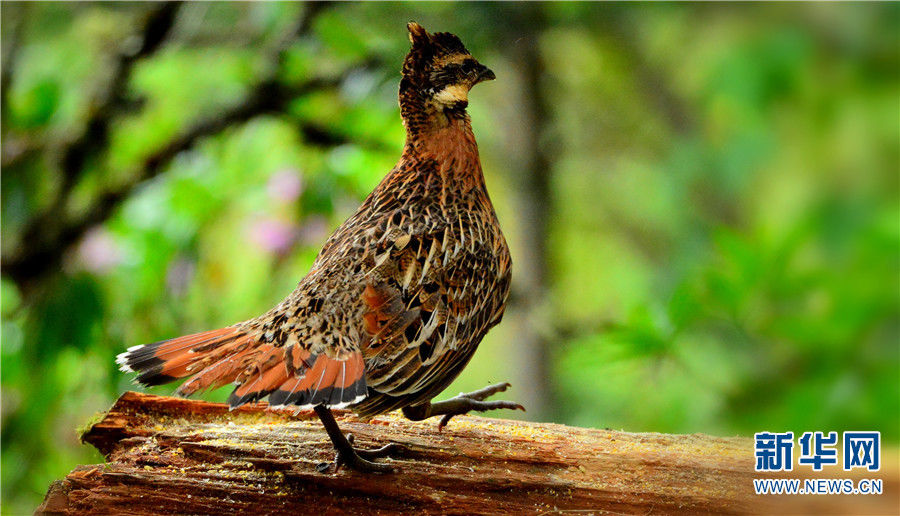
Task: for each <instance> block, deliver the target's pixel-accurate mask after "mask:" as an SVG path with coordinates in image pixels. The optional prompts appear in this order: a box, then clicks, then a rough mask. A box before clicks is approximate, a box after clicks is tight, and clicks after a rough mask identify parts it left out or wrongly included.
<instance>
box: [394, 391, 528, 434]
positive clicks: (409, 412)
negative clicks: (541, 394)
mask: <svg viewBox="0 0 900 516" xmlns="http://www.w3.org/2000/svg"><path fill="white" fill-rule="evenodd" d="M509 387H510V384H509V382H503V383H498V384H494V385H489V386H487V387H485V388H484V389H479V390H477V391H473V392H466V393H460V394H459V395H457V396H455V397H453V398H450V399H449V400H444V401H438V402H435V403H428V404H424V405H416V406H413V407H405V408H404V409H403V414H404V415H405V416H406V417H407V418H409V419H411V420H413V421H421V420H423V419H427V418H429V417H434V416H443V417H442V418H441V421H440V422H439V423H438V431H441V430H443V429H444V427H445V426H447V423H449V422H450V420H451V419H452V418H453V416H458V415H461V414H468V413H469V412H472V411H475V412H486V411H488V410H498V409H510V410H521V411H523V412H524V411H525V407H523V406H522V405H521V404H519V403H515V402H512V401H484V400H485V399H487V398H489V397H491V396H493V395H494V394H497V393H498V392H503V391H505V390H506V389H508V388H509Z"/></svg>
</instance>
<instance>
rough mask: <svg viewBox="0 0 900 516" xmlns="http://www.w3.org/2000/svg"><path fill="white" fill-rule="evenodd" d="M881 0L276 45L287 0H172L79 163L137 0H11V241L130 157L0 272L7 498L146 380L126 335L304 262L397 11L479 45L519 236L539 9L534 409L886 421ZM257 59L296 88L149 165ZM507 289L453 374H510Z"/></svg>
mask: <svg viewBox="0 0 900 516" xmlns="http://www.w3.org/2000/svg"><path fill="white" fill-rule="evenodd" d="M898 7H900V6H898V5H896V4H893V5H890V4H866V5H861V4H856V5H849V4H841V5H835V4H830V5H823V4H806V5H763V4H756V5H727V6H726V5H696V4H695V5H683V4H682V5H676V4H658V5H620V4H602V5H600V4H569V3H560V4H532V5H529V6H524V5H514V4H466V5H464V6H463V5H451V4H339V5H330V6H327V7H325V8H323V9H321V11H320V12H317V13H316V14H315V16H314V18H313V19H312V22H311V24H310V26H309V27H308V28H307V29H304V30H303V31H302V33H301V35H300V37H288V38H287V43H288V44H287V45H286V46H284V45H283V44H282V42H284V41H285V38H286V35H288V36H290V31H291V30H292V27H293V26H294V24H295V23H296V22H297V20H299V19H302V17H303V16H304V12H305V11H306V9H307V7H306V6H304V5H302V4H293V3H258V4H257V3H253V4H249V3H240V4H237V3H235V4H229V3H197V4H188V5H184V6H182V7H181V8H180V10H179V12H178V15H177V19H176V23H175V25H174V27H173V28H172V30H171V34H170V35H169V38H168V41H166V42H165V44H164V45H163V46H162V47H161V48H160V49H159V50H158V51H157V52H156V53H155V54H153V55H152V56H150V57H148V58H147V59H141V60H139V61H138V62H136V63H135V66H134V68H133V70H132V73H131V76H130V78H129V81H128V83H127V87H126V89H125V91H126V95H125V99H124V100H125V104H126V105H125V106H124V109H123V110H122V112H121V113H120V114H118V115H117V116H116V117H115V118H114V119H113V120H112V123H111V126H110V127H111V129H110V134H109V141H108V145H107V148H106V150H105V151H104V152H103V153H102V154H101V155H100V157H99V158H98V159H95V160H89V161H88V162H87V163H86V164H85V165H84V167H83V173H82V174H81V175H80V176H79V177H78V178H77V179H78V180H77V181H76V182H75V183H74V184H71V185H66V184H65V183H64V182H63V181H62V179H61V174H60V164H59V163H60V157H59V150H60V149H61V148H65V146H66V145H68V144H70V143H71V142H72V141H73V140H74V139H75V138H77V136H78V135H79V134H80V133H81V132H82V131H84V125H85V123H86V120H87V119H88V118H89V117H91V116H92V115H93V113H94V110H95V109H96V106H97V102H98V99H102V97H103V95H104V94H105V91H106V90H105V88H107V87H108V86H107V85H108V84H109V83H110V81H111V80H112V77H111V75H112V73H113V72H112V70H113V68H114V63H115V62H116V59H118V56H119V55H120V54H119V52H121V48H122V46H123V45H126V46H127V45H129V44H132V43H130V41H131V40H132V39H133V38H134V32H135V30H137V28H138V27H139V26H140V23H141V22H140V20H142V19H143V18H142V17H143V16H145V15H146V12H147V11H148V9H152V8H154V6H153V5H152V4H130V3H128V4H126V3H123V4H117V3H116V4H113V3H103V4H77V5H76V4H68V3H38V4H28V5H24V4H18V3H10V2H4V3H3V5H2V16H3V20H4V23H3V46H4V54H3V67H4V70H3V73H4V76H5V77H7V76H8V78H9V82H4V92H3V95H4V97H3V100H4V107H3V110H4V117H3V147H4V149H3V154H4V170H3V174H2V184H0V187H2V236H3V238H2V249H3V256H4V265H6V260H7V257H8V256H14V255H15V253H16V252H17V250H18V249H20V248H22V247H23V246H27V245H29V242H27V241H23V239H25V234H24V231H25V228H26V227H28V224H29V221H32V220H33V219H34V217H35V216H36V215H37V214H39V213H42V212H43V211H44V210H47V209H48V207H50V205H51V204H52V201H53V199H56V198H59V196H60V192H61V189H64V188H70V189H71V191H66V192H62V193H65V194H66V195H65V197H64V198H65V200H66V203H65V206H64V209H63V211H62V213H63V214H64V216H65V217H77V216H78V215H79V214H81V213H84V212H85V211H86V210H88V209H89V208H90V207H91V206H93V205H94V204H95V203H96V202H97V199H98V195H99V194H101V193H103V192H106V191H109V190H114V189H116V188H119V187H121V186H122V185H128V184H129V183H130V182H137V185H136V186H135V188H133V189H126V190H123V191H125V192H126V194H127V195H124V196H123V198H122V199H120V200H119V201H120V202H119V203H118V204H117V205H116V207H115V209H114V210H112V212H111V216H110V217H108V218H107V219H106V220H105V221H103V222H102V223H100V224H97V225H92V226H91V227H89V228H83V229H84V232H83V238H81V239H80V240H79V241H78V243H77V244H76V245H75V246H73V247H71V248H69V249H67V250H66V252H65V254H64V256H63V260H62V266H61V267H56V268H55V269H54V270H52V271H51V272H50V273H48V274H44V275H42V276H40V277H38V278H37V279H35V280H34V281H29V282H21V281H18V280H17V279H16V278H14V277H11V276H10V275H8V274H7V271H4V275H3V279H2V283H0V288H2V290H0V292H2V317H3V322H2V387H3V398H2V432H3V439H2V484H3V493H2V497H3V510H4V512H6V513H20V512H30V511H31V510H33V508H34V507H35V505H36V504H37V503H38V502H39V500H40V498H41V496H42V495H43V493H44V492H45V491H46V489H47V487H48V484H49V482H50V481H51V480H53V479H55V478H59V477H61V476H63V475H64V474H65V473H66V472H67V471H68V470H70V469H71V468H72V467H73V466H74V465H75V464H77V463H84V462H95V461H99V460H102V458H101V457H100V456H99V455H98V454H97V453H96V452H95V451H94V450H93V449H92V448H89V447H86V446H81V445H80V444H79V442H78V439H77V436H76V434H75V429H76V428H77V427H78V426H79V425H81V424H82V423H84V422H85V421H86V420H87V419H88V418H89V417H90V416H91V415H92V414H94V413H95V412H96V411H100V410H103V409H105V408H107V407H108V406H109V404H110V402H111V401H112V400H113V399H114V398H115V396H116V395H117V394H118V393H120V392H122V391H124V390H126V389H129V388H132V387H131V386H130V384H129V379H128V378H127V377H126V375H124V374H121V373H119V372H118V371H117V369H116V367H115V364H114V362H113V358H114V356H115V355H116V353H118V352H119V351H121V350H123V349H124V348H126V347H128V346H131V345H134V344H138V343H143V342H149V341H154V340H158V339H161V338H166V337H171V336H175V335H180V334H185V333H190V332H194V331H199V330H203V329H208V328H215V327H221V326H224V325H228V324H231V323H234V322H235V321H239V320H243V319H246V318H249V317H252V316H255V315H258V314H259V313H262V312H263V311H265V310H266V309H268V308H269V307H270V306H272V305H274V304H275V303H277V302H278V301H280V299H281V298H282V297H283V296H285V295H286V294H287V293H289V292H290V291H291V290H292V288H293V287H294V285H295V284H296V282H297V281H298V280H299V279H300V278H301V277H302V276H303V275H304V274H305V273H306V271H307V270H308V268H309V266H310V264H311V263H312V260H313V259H314V257H315V254H316V252H317V250H318V247H319V246H320V245H321V244H322V242H323V241H324V239H325V238H326V237H327V235H328V233H329V231H331V230H332V229H333V228H334V227H336V226H337V225H338V224H339V223H340V222H341V221H342V220H343V219H344V218H345V217H346V216H348V215H349V214H350V213H352V211H353V210H354V209H355V208H356V206H357V205H358V203H359V201H360V200H361V199H362V198H363V197H364V196H365V195H366V194H367V193H368V192H369V191H370V190H371V189H372V188H373V187H374V185H375V184H376V183H377V182H378V181H379V180H380V178H381V177H382V176H383V175H384V174H385V173H386V172H387V171H388V170H389V169H390V168H391V167H392V166H393V164H394V162H395V160H396V159H397V157H398V155H399V153H400V150H401V148H402V144H403V138H404V132H403V128H402V126H401V124H400V119H399V113H398V109H397V104H396V91H397V82H398V70H399V68H400V63H401V62H402V57H403V55H404V53H405V51H406V48H407V41H406V34H405V30H404V24H405V22H406V21H408V20H411V19H415V20H418V21H420V22H422V23H423V25H425V26H426V27H427V28H429V29H430V30H449V31H453V32H456V33H458V34H460V35H461V37H462V39H463V40H464V41H466V43H467V44H468V46H469V48H470V50H471V51H472V52H473V54H475V55H476V56H477V57H478V58H479V59H480V60H482V61H483V62H485V63H487V64H488V65H490V66H491V67H492V68H493V69H494V70H495V71H496V72H497V76H498V78H499V79H498V80H497V81H495V82H494V83H490V84H488V85H484V86H479V87H478V89H477V90H476V92H475V93H473V95H472V105H471V108H470V112H471V114H472V118H473V124H474V127H475V131H476V134H477V136H478V138H479V142H480V144H481V152H482V159H483V162H484V165H485V171H486V175H487V180H488V186H489V189H490V191H491V194H492V197H493V198H494V201H495V204H496V205H497V210H498V213H499V217H500V220H501V223H502V225H503V227H504V230H505V231H506V233H507V235H508V236H509V239H510V242H511V245H512V247H513V259H514V262H515V261H516V257H517V256H521V254H522V248H521V242H522V241H523V239H522V232H523V231H528V230H529V229H528V226H529V225H528V224H523V223H522V222H523V221H521V220H518V218H517V209H516V206H515V200H514V198H513V197H514V192H515V191H516V188H517V185H518V184H519V182H520V176H521V174H523V171H522V170H520V169H518V168H517V166H516V163H517V161H516V160H515V156H517V155H518V154H520V151H521V149H520V148H517V147H516V142H517V141H519V140H517V139H516V135H517V134H518V133H520V132H521V124H522V123H523V121H522V118H521V115H520V113H519V110H520V107H521V105H520V104H521V103H522V102H524V101H528V100H529V99H525V98H523V96H522V91H523V85H522V75H521V71H522V68H523V63H521V62H518V61H517V59H518V57H517V56H520V55H521V54H519V53H517V52H516V50H517V44H518V43H517V42H519V41H520V39H521V38H522V37H523V34H525V33H527V34H530V35H532V36H534V37H535V38H537V41H538V43H539V45H538V49H539V55H540V58H541V63H542V70H543V72H542V75H541V77H540V84H539V85H538V88H537V89H538V94H539V95H541V96H542V100H541V102H542V103H543V105H545V106H547V112H546V113H544V115H545V118H543V119H540V120H536V121H535V122H534V123H537V124H539V125H540V127H539V129H540V145H541V146H542V147H543V148H544V149H546V150H547V154H548V155H549V156H550V157H551V159H550V170H549V171H548V172H549V190H548V192H546V194H547V197H546V199H545V201H546V203H547V204H548V206H549V220H547V221H543V222H542V223H545V224H546V226H547V228H546V229H547V233H546V234H547V242H546V245H547V252H548V258H547V263H546V264H543V266H544V267H546V269H547V271H546V273H547V274H548V277H549V293H548V296H549V298H548V299H547V300H546V303H544V304H543V308H542V309H541V310H542V313H541V317H540V323H539V328H538V330H539V332H540V333H541V334H542V335H544V337H545V339H546V345H547V348H548V349H547V360H548V361H549V364H548V366H547V367H548V374H549V376H550V378H549V385H550V388H551V389H552V392H551V393H549V395H550V397H551V399H552V400H553V404H552V409H551V410H550V411H548V412H547V413H543V414H532V413H530V414H528V415H527V416H524V417H530V418H535V417H537V418H541V419H547V420H554V421H558V422H562V423H569V424H577V425H587V426H598V427H615V428H624V429H627V430H632V431H660V432H708V433H723V434H737V433H740V434H749V433H752V432H754V431H762V430H788V429H793V430H795V431H804V430H823V431H830V430H838V431H840V430H846V429H854V430H868V429H873V430H880V431H881V432H882V434H883V435H884V436H885V439H887V440H889V441H892V442H897V440H898V438H900V427H898V421H900V417H898V416H900V410H898V406H900V393H898V378H900V357H898V349H900V346H898V343H900V196H898V193H900V184H898V178H900V175H898V163H900V127H898V115H900V95H898V93H900V89H898V79H900V77H898V57H900V56H898V54H900V36H898V35H900V31H898V30H897V29H898V21H900V8H898ZM492 27H494V28H492ZM13 50H14V51H15V54H13V53H12V51H13ZM367 63H368V65H366V64H367ZM266 77H270V78H271V77H274V78H275V80H276V81H277V82H278V83H279V84H282V85H287V86H292V87H298V88H301V90H298V91H299V93H298V94H297V95H296V96H295V97H294V98H292V99H291V100H290V102H288V103H286V105H285V106H284V109H283V110H280V111H277V112H261V113H259V114H258V116H253V117H249V119H248V120H241V121H239V122H238V123H233V124H228V125H227V127H225V128H224V129H223V130H221V131H217V132H214V133H212V134H209V135H208V136H207V137H204V138H199V139H198V140H197V141H196V142H194V144H193V145H191V146H190V147H189V148H188V149H187V150H185V151H184V152H180V153H177V155H175V157H174V159H173V160H171V161H169V162H166V163H164V167H163V169H162V170H161V171H160V173H159V174H155V175H152V176H151V177H149V178H148V179H147V180H144V181H137V180H136V179H135V178H139V177H140V174H141V171H143V170H145V169H146V168H147V165H148V163H147V160H148V159H149V158H150V157H151V156H153V155H154V153H155V152H157V151H159V149H161V148H163V147H165V146H166V145H167V144H168V142H170V141H172V140H173V139H176V138H178V137H179V136H180V135H183V134H184V133H185V131H188V130H189V129H190V128H191V127H192V126H193V124H195V123H196V122H197V121H199V120H205V119H208V118H210V117H212V118H215V117H216V116H217V114H220V113H223V112H226V111H227V110H228V109H230V108H231V107H233V106H235V105H239V104H240V103H241V102H243V99H245V98H246V97H247V96H248V95H249V94H251V93H252V92H253V91H254V88H256V87H257V86H258V83H259V82H260V81H261V80H263V79H265V78H266ZM5 81H6V79H5ZM315 81H320V82H322V86H321V87H315V88H309V89H307V90H302V87H303V86H304V85H308V84H311V83H313V82H315ZM532 100H533V99H532ZM310 126H313V128H314V129H315V130H314V131H310V130H308V129H309V127H310ZM304 127H306V128H307V130H305V131H304V130H303V128H304ZM33 149H36V150H34V151H33V152H29V150H33ZM7 156H12V157H10V158H9V160H7ZM22 156H25V157H22ZM510 157H512V158H513V159H510ZM524 222H534V221H524ZM518 295H519V296H522V295H527V293H519V294H518ZM518 306H519V305H518V304H517V303H516V300H515V299H514V300H513V303H512V305H511V307H510V312H511V314H512V315H511V317H510V318H508V319H507V320H506V321H505V322H504V324H502V325H500V326H499V327H498V328H496V329H495V330H494V331H493V332H492V333H491V334H490V335H489V336H488V337H487V338H486V339H485V342H484V343H483V345H482V347H481V349H480V350H479V353H478V354H476V356H475V359H474V360H473V361H472V363H471V365H470V366H469V367H468V368H467V370H466V371H465V372H464V374H463V376H462V377H461V378H460V379H459V380H458V381H457V382H456V383H455V384H454V385H453V386H452V387H451V391H452V392H456V390H471V389H474V388H478V387H481V386H483V385H484V384H486V383H487V382H489V381H500V380H506V379H508V378H515V377H516V373H517V371H516V368H515V366H514V365H513V364H514V362H513V361H512V360H511V359H510V357H512V356H514V355H515V354H516V353H517V352H518V350H517V347H516V343H517V339H516V337H517V332H518V331H520V328H519V327H518V326H517V324H518V323H517V322H516V321H517V320H518V319H517V318H516V317H515V312H516V310H518ZM524 383H526V385H523V382H522V381H521V380H520V381H519V382H518V383H517V384H516V385H515V386H514V389H519V390H513V391H512V392H511V393H510V396H509V397H510V398H512V399H514V398H515V397H516V393H517V392H523V391H522V390H523V389H527V388H528V385H527V383H528V382H527V381H525V382H524ZM171 389H172V387H171V386H163V387H160V388H156V389H153V392H158V393H169V392H171ZM226 395H227V392H217V393H213V394H212V395H211V396H210V397H211V398H213V399H219V400H220V399H223V398H224V396H226ZM506 416H508V417H516V414H515V413H509V414H504V417H506Z"/></svg>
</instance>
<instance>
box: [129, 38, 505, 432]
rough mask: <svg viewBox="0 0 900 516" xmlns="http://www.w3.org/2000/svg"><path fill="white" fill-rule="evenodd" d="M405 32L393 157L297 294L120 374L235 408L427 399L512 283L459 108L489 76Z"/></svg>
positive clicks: (141, 350)
mask: <svg viewBox="0 0 900 516" xmlns="http://www.w3.org/2000/svg"><path fill="white" fill-rule="evenodd" d="M409 29H410V40H411V41H412V49H411V50H410V53H409V54H408V55H407V57H406V60H405V62H404V66H403V78H402V80H401V85H400V106H401V115H402V117H403V121H404V124H405V126H406V128H407V142H406V145H405V148H404V151H403V155H402V157H401V158H400V161H399V162H398V163H397V165H396V166H395V167H394V168H393V169H392V170H391V171H390V173H388V175H387V176H386V177H385V178H384V179H383V180H382V181H381V183H380V184H379V185H378V186H377V187H376V188H375V190H374V191H373V192H372V193H371V194H369V196H368V197H367V198H366V199H365V201H363V203H362V205H361V206H360V207H359V209H358V210H357V211H356V213H354V214H353V215H352V216H351V217H350V218H349V219H347V221H346V222H344V223H343V224H342V225H341V226H340V227H339V228H338V229H337V230H336V231H335V232H334V234H333V235H332V236H331V237H330V238H329V239H328V241H327V242H326V243H325V245H324V246H323V248H322V250H321V252H320V253H319V255H318V257H317V258H316V260H315V262H314V264H313V266H312V269H311V270H310V272H309V273H308V274H307V275H306V277H304V278H303V279H302V280H301V281H300V283H299V285H298V286H297V288H296V289H295V290H294V291H293V292H292V293H291V294H290V295H289V296H288V297H287V298H286V299H285V300H284V301H282V302H281V303H280V304H279V305H278V306H276V307H275V308H273V309H272V310H270V311H269V312H267V313H266V314H264V315H262V316H260V317H257V318H255V319H251V320H249V321H245V322H243V323H239V324H236V325H234V326H232V327H229V328H225V329H222V330H215V331H214V332H207V333H204V334H198V335H197V336H189V337H183V338H180V339H173V340H172V341H163V342H162V343H155V344H153V345H149V346H143V347H138V348H133V349H131V350H129V352H127V353H124V354H122V355H121V356H120V358H119V362H120V363H121V364H122V365H123V368H124V369H127V370H134V371H141V372H143V374H142V375H141V376H140V377H139V378H138V380H139V381H142V382H143V383H149V384H156V383H162V382H164V381H168V380H172V379H174V378H177V377H182V376H188V375H193V376H192V378H191V379H190V380H188V381H187V382H186V383H185V384H184V385H182V387H181V388H180V389H179V392H180V393H182V394H185V395H187V394H191V393H194V392H196V391H198V390H202V389H206V388H211V387H217V386H221V385H224V384H227V383H230V382H234V383H236V384H237V387H236V389H235V392H234V394H232V397H231V400H230V402H231V403H232V405H233V406H237V405H239V404H241V403H245V402H248V401H252V400H256V399H261V398H263V397H265V396H269V397H270V401H271V402H272V403H273V404H289V405H297V406H309V405H314V404H324V405H326V406H332V407H336V406H346V405H350V406H351V408H352V409H353V410H355V411H356V412H358V413H360V414H361V415H364V416H367V415H374V414H378V413H383V412H387V411H389V410H394V409H397V408H402V407H405V406H409V405H416V404H420V403H424V402H427V401H428V400H430V399H431V398H433V397H434V396H436V395H437V394H439V393H440V392H441V391H442V390H443V389H444V388H446V387H447V385H449V384H450V382H452V381H453V379H454V378H456V376H457V375H458V374H459V372H460V371H461V370H462V368H463V367H464V366H465V365H466V363H468V361H469V359H470V358H471V357H472V354H473V353H474V352H475V349H476V348H477V346H478V344H479V342H480V341H481V339H482V338H483V337H484V335H485V334H486V333H487V331H488V330H489V329H490V328H491V327H492V326H494V325H496V324H497V323H498V322H500V319H501V317H502V315H503V310H504V306H505V303H506V299H507V296H508V293H509V286H510V273H511V261H510V255H509V249H508V247H507V245H506V241H505V239H504V237H503V234H502V232H501V231H500V226H499V223H498V221H497V217H496V214H495V213H494V209H493V206H492V205H491V201H490V199H489V197H488V193H487V190H486V188H485V183H484V177H483V175H482V169H481V163H480V160H479V156H478V146H477V145H476V143H475V137H474V135H473V133H472V127H471V124H470V121H469V116H468V114H467V113H466V111H465V108H466V106H467V99H466V98H465V97H466V93H467V92H468V90H469V89H470V88H471V87H472V86H473V85H474V84H476V83H477V82H480V81H481V80H487V79H491V78H493V74H492V73H491V72H490V71H489V70H487V68H485V67H484V66H482V65H480V64H479V63H477V61H475V60H474V59H473V58H472V57H471V56H470V55H469V52H468V51H467V50H466V49H465V47H464V46H463V45H462V43H461V42H460V41H459V39H458V38H457V37H456V36H453V35H452V34H448V33H438V34H428V33H427V32H425V30H424V29H422V28H421V26H418V25H416V24H410V27H409ZM154 346H155V347H154ZM320 359H321V360H320Z"/></svg>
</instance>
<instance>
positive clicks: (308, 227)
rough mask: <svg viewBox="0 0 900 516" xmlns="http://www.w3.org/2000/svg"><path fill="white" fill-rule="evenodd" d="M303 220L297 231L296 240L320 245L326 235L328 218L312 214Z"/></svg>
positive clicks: (305, 243) (306, 243) (304, 243)
mask: <svg viewBox="0 0 900 516" xmlns="http://www.w3.org/2000/svg"><path fill="white" fill-rule="evenodd" d="M305 222H306V223H305V224H303V225H302V226H300V229H299V230H298V231H297V240H298V241H299V242H300V243H302V244H303V245H312V246H321V245H322V243H323V242H324V241H325V239H326V238H327V237H328V219H326V218H325V217H323V216H321V215H313V216H311V217H308V218H307V219H306V221H305Z"/></svg>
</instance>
